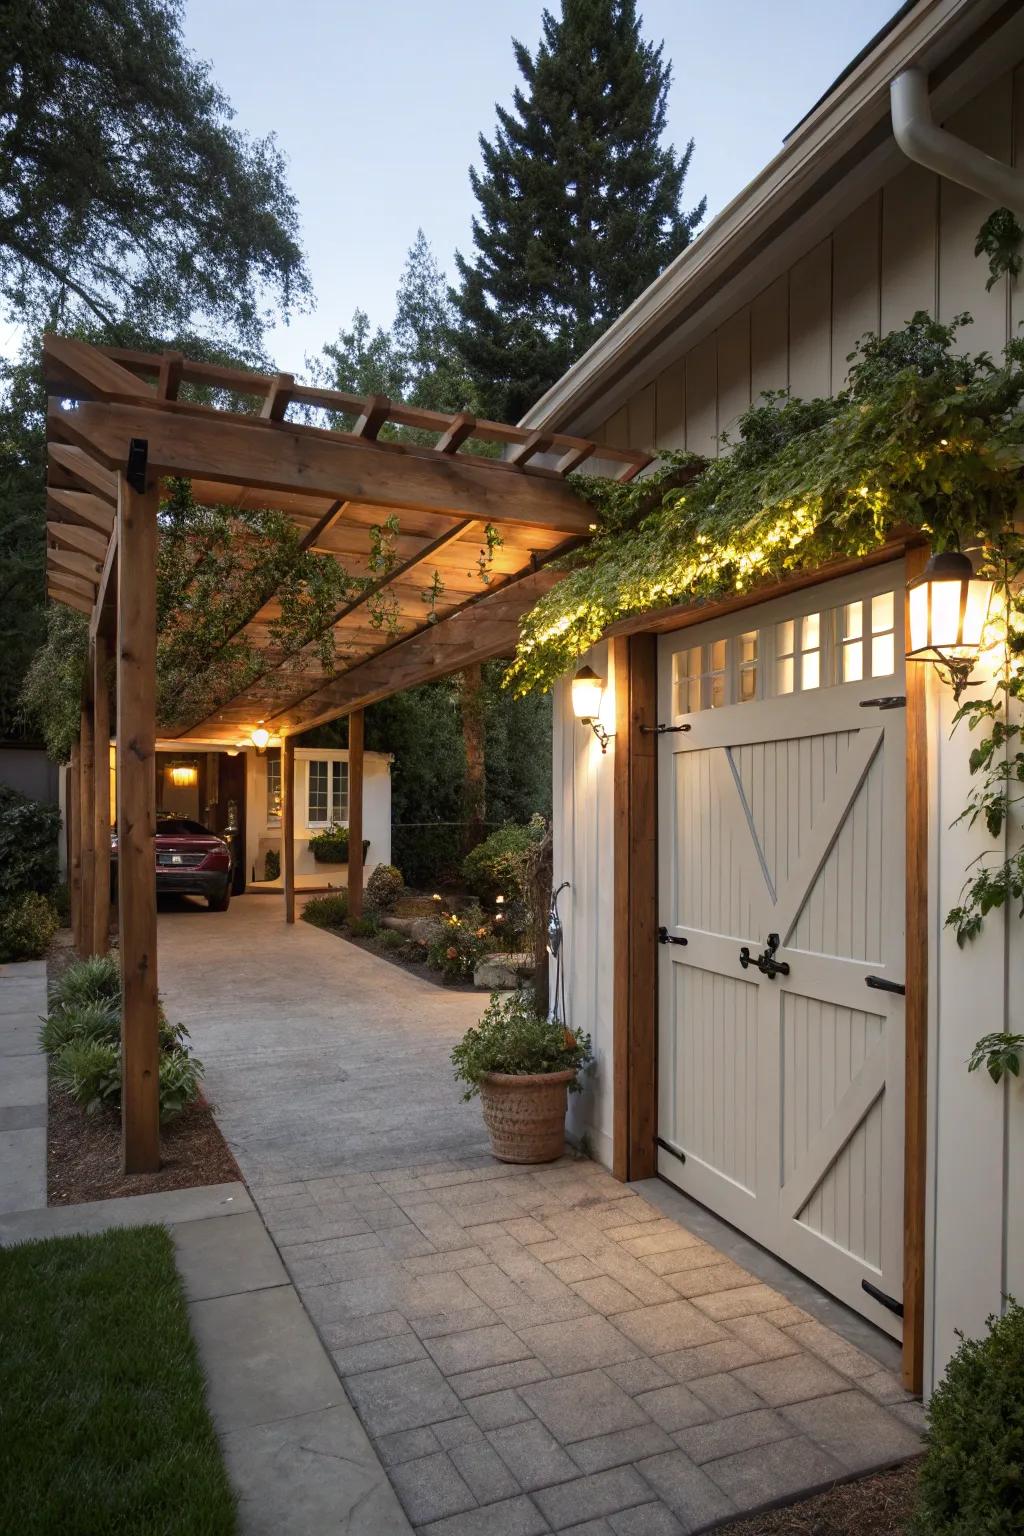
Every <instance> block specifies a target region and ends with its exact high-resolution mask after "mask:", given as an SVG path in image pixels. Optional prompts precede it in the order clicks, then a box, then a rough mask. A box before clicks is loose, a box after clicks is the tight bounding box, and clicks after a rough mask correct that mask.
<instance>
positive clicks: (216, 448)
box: [43, 336, 652, 1170]
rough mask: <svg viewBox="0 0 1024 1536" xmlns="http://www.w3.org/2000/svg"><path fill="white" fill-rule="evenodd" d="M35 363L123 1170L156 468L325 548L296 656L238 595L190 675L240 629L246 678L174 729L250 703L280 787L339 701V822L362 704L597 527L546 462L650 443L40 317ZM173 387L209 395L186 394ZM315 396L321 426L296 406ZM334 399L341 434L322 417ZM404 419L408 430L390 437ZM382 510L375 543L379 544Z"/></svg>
mask: <svg viewBox="0 0 1024 1536" xmlns="http://www.w3.org/2000/svg"><path fill="white" fill-rule="evenodd" d="M43 363H44V374H45V377H46V381H47V385H48V388H49V392H50V396H51V399H50V403H49V408H48V413H47V423H48V436H49V469H48V482H47V529H46V533H47V546H48V562H47V591H48V593H49V596H50V597H51V598H52V599H53V600H54V601H55V602H60V603H63V604H65V605H67V606H69V607H71V608H74V609H76V610H78V611H79V612H82V613H84V614H87V615H88V616H89V620H90V624H89V629H90V642H91V649H92V654H91V658H90V668H89V690H88V697H87V699H86V701H85V703H84V706H83V742H82V748H81V750H80V751H79V752H78V753H77V754H76V758H75V762H76V765H77V767H76V769H75V770H73V771H77V772H78V774H79V788H80V793H79V804H78V806H77V807H76V809H77V811H78V816H77V818H73V825H76V826H77V825H81V826H82V827H83V829H86V830H87V829H89V828H91V829H92V831H93V832H94V834H95V835H94V836H91V840H90V839H86V840H85V841H83V843H82V847H83V850H84V851H86V852H88V850H89V849H91V850H92V855H91V862H90V863H89V867H88V869H87V868H86V863H85V860H84V858H83V863H82V869H81V879H80V880H79V881H78V882H77V885H76V889H78V890H79V891H80V893H81V904H82V906H83V907H86V906H87V907H88V913H87V915H86V918H85V920H84V921H83V920H82V913H81V912H79V913H78V916H77V918H76V933H77V934H78V935H79V938H80V942H81V944H82V945H83V946H85V945H88V946H89V947H90V948H91V947H93V946H94V945H95V946H96V947H102V946H103V945H104V944H105V941H106V933H107V927H108V922H109V877H108V875H107V872H106V864H105V861H104V860H103V859H102V858H97V857H95V852H96V849H97V848H99V847H100V845H101V843H103V833H102V828H103V824H104V817H105V815H106V810H105V808H104V802H103V800H102V796H98V795H97V789H96V779H97V775H98V773H99V772H100V769H99V768H98V767H97V764H102V763H103V762H105V754H106V751H107V746H108V742H109V723H108V721H107V720H106V718H105V714H104V712H103V709H102V702H101V703H100V704H97V698H98V694H99V693H102V691H103V690H102V686H101V684H100V682H99V679H101V678H102V676H103V668H104V665H105V657H106V655H107V654H108V653H111V654H113V655H114V656H115V657H116V662H117V776H116V780H117V793H118V837H119V852H118V864H119V881H120V891H121V897H122V899H121V901H120V903H119V918H120V925H121V934H120V952H121V964H122V972H123V981H124V987H123V995H124V1005H123V1006H124V1021H123V1036H122V1038H123V1059H124V1068H123V1070H124V1083H123V1106H124V1107H123V1121H124V1151H125V1166H126V1168H129V1169H132V1170H142V1169H145V1168H149V1167H152V1166H153V1165H154V1159H155V1158H158V1156H159V1150H158V1141H157V1134H156V1126H157V1083H156V1074H155V1071H154V1062H155V1059H156V1058H155V1054H154V1052H155V1041H156V907H155V900H156V898H155V891H154V882H153V873H152V872H153V859H154V852H153V836H154V832H155V817H156V801H155V776H154V771H153V769H154V763H153V757H154V753H155V741H156V729H155V726H156V722H155V695H156V672H155V655H156V651H155V647H156V633H155V631H156V590H155V577H156V554H157V548H158V539H159V527H158V508H159V500H160V483H161V481H162V480H163V479H164V478H165V477H172V476H173V477H181V478H184V479H187V480H189V481H190V482H191V487H192V494H193V496H194V497H195V499H196V500H197V501H198V502H199V503H200V504H204V505H209V506H217V505H224V506H227V507H229V508H232V509H234V510H235V511H237V512H239V513H241V512H246V511H257V510H261V509H264V508H274V509H276V510H278V511H279V512H281V513H283V514H284V515H285V516H286V517H287V518H288V519H289V520H290V521H291V522H292V524H293V526H294V527H295V529H296V531H297V533H298V535H299V539H298V543H299V547H300V548H301V549H302V550H310V551H314V552H315V553H316V554H317V555H319V556H326V557H328V558H333V559H335V560H336V561H337V562H338V563H339V564H340V565H341V566H343V567H344V570H345V572H346V574H347V576H348V578H349V583H350V591H351V596H349V598H348V599H347V600H346V601H345V602H343V603H342V604H341V605H340V606H339V607H338V609H337V610H336V611H335V612H334V613H333V614H332V615H331V616H330V619H329V621H328V623H327V624H326V625H325V627H324V630H323V632H322V634H321V635H320V636H317V635H311V636H307V638H306V640H305V642H304V644H303V645H302V646H301V647H299V648H298V649H297V650H296V651H295V652H294V653H286V652H285V651H284V650H283V649H282V647H281V646H280V644H275V643H274V624H275V620H276V619H277V618H278V617H279V616H280V612H281V605H280V602H279V601H278V597H277V593H276V592H272V593H265V594H264V595H263V600H262V601H260V602H259V603H258V604H255V603H254V604H253V607H252V609H251V611H250V612H248V613H247V614H244V615H243V616H242V617H241V618H240V619H239V620H238V622H237V623H236V624H235V627H234V630H233V633H232V634H231V635H230V636H229V637H227V639H225V640H223V641H221V642H220V644H219V646H218V647H217V649H215V650H213V651H211V653H210V655H209V656H208V657H206V658H200V660H199V663H198V664H199V666H200V668H201V669H203V670H207V671H208V670H209V669H210V667H211V666H212V665H213V664H214V663H215V662H216V659H217V656H218V655H219V654H220V653H221V652H222V651H223V649H224V648H225V646H227V645H228V644H230V643H231V642H232V641H233V640H236V639H238V638H239V637H240V636H244V637H245V639H246V641H247V642H248V644H249V645H250V646H251V647H252V648H253V649H254V650H255V651H256V653H257V656H258V667H257V671H256V675H255V676H250V679H249V682H248V684H247V685H246V686H245V687H244V688H243V689H242V690H240V691H239V692H238V693H237V694H236V695H235V696H234V697H231V698H223V699H219V700H217V701H216V702H215V703H212V704H209V705H208V706H204V707H205V708H206V714H205V717H204V718H202V719H191V720H186V721H184V722H179V726H178V729H177V731H176V733H175V734H176V738H177V739H178V740H180V741H182V742H187V741H189V740H190V739H191V740H195V741H202V742H203V744H204V745H205V746H210V745H212V744H216V743H222V744H223V745H224V746H226V747H233V746H234V745H235V744H236V743H237V742H238V741H239V740H240V739H245V738H247V737H248V735H249V733H250V732H251V731H252V729H253V728H254V726H256V725H257V724H259V723H263V724H264V725H265V727H266V728H268V729H270V730H272V731H273V732H274V733H275V734H276V735H278V736H279V737H280V738H281V741H282V745H283V748H284V750H283V753H282V784H283V790H284V795H285V801H286V804H290V802H291V796H292V793H293V780H292V776H293V773H294V739H295V736H296V734H297V733H299V732H301V731H304V730H306V729H308V728H310V727H311V726H314V725H318V724H321V723H323V722H325V721H328V720H332V719H336V718H337V717H338V716H340V715H348V716H349V717H350V748H349V750H350V758H351V764H350V766H351V781H350V798H352V802H353V803H352V806H351V817H352V826H355V825H356V824H357V822H358V818H359V815H360V814H361V806H360V805H359V804H357V803H356V802H357V801H358V795H357V794H356V792H355V788H353V786H356V787H357V786H358V784H359V783H360V782H361V779H360V766H361V742H362V710H363V708H364V707H365V706H366V705H367V704H370V703H373V702H375V701H376V700H379V699H382V698H386V697H387V696H388V695H389V694H392V693H397V692H399V691H401V690H403V689H405V688H409V687H413V686H415V685H416V684H418V683H423V682H428V681H431V680H433V679H435V678H438V677H442V676H444V675H446V674H448V673H450V672H453V671H456V670H458V669H460V668H461V667H464V666H467V665H470V664H472V663H475V662H479V661H484V660H488V659H490V658H492V657H495V656H502V655H508V654H510V653H511V651H512V649H513V648H514V645H515V642H516V638H517V634H518V625H519V620H520V618H521V616H522V615H523V613H524V612H526V611H527V609H529V608H530V607H532V605H533V604H534V603H535V602H536V600H537V598H538V597H539V596H540V595H541V594H542V593H543V592H545V591H547V590H549V589H550V587H551V586H552V585H553V584H554V583H555V582H556V581H558V580H559V579H560V572H559V571H558V570H557V569H554V568H553V567H552V565H551V562H552V560H553V559H554V557H556V556H558V555H560V554H562V553H565V552H566V551H568V550H569V549H571V548H573V547H574V546H575V545H576V544H578V543H579V542H581V541H582V540H584V539H586V538H587V537H588V536H589V534H590V532H591V531H592V528H593V524H592V521H591V518H592V513H591V511H590V509H589V508H588V506H587V504H586V503H585V502H584V501H583V500H582V498H580V497H579V496H578V495H577V493H576V492H575V491H574V489H573V488H572V487H571V486H570V485H568V484H567V483H566V478H565V477H566V476H567V475H568V474H569V473H571V472H572V471H573V470H575V469H577V468H578V467H579V466H580V465H581V464H583V463H587V464H588V465H593V466H594V467H595V468H597V469H599V470H600V471H601V472H603V473H605V474H608V475H610V476H614V477H616V478H618V479H620V480H627V479H630V478H631V477H632V476H634V475H635V474H637V473H638V472H639V471H640V470H641V469H643V468H644V467H645V466H646V465H647V464H648V463H650V462H651V458H652V455H651V454H648V453H646V452H640V451H636V450H632V449H623V448H617V447H614V448H613V447H602V446H600V445H598V444H597V443H594V442H591V441H589V440H585V439H582V438H577V437H571V436H568V435H566V434H561V433H542V432H529V431H524V430H523V429H521V428H519V427H513V426H508V425H505V424H504V423H501V422H493V421H481V420H477V419H476V418H475V417H474V416H472V415H471V414H470V413H468V412H466V411H462V412H458V413H455V414H445V413H443V412H439V411H428V410H423V409H421V408H419V407H415V406H408V405H405V404H403V403H402V402H400V401H393V400H389V399H387V398H386V397H385V396H382V395H371V396H361V395H354V394H350V393H347V392H345V391H342V390H332V389H320V388H316V387H313V386H308V385H302V384H298V383H296V381H295V379H294V378H293V377H292V376H291V375H289V374H283V373H281V374H264V373H255V372H248V371H246V370H242V369H237V368H228V367H223V366H221V365H220V364H212V363H202V362H195V361H191V360H189V359H188V358H185V357H183V356H182V355H181V354H180V353H176V352H166V353H163V354H150V353H143V352H136V351H131V350H126V349H123V348H97V347H92V346H89V345H88V344H87V343H85V342H81V341H78V340H74V339H71V338H67V337H60V336H47V337H46V338H45V341H44V349H43ZM186 390H189V391H191V393H192V394H193V395H195V394H196V393H197V392H203V393H205V397H206V398H205V399H203V400H199V399H196V398H191V399H182V398H181V396H182V393H183V391H186ZM211 400H212V401H213V402H214V403H210V402H211ZM316 413H319V414H320V416H321V417H323V416H324V415H326V416H327V418H328V420H329V421H330V423H331V425H329V426H323V425H314V424H312V418H313V416H314V414H316ZM339 416H340V417H343V418H346V420H345V422H344V423H343V425H345V426H346V427H347V430H340V429H336V428H338V427H339V423H338V417H339ZM410 432H411V433H415V434H416V435H415V436H414V437H410V436H408V435H405V436H403V435H402V434H403V433H406V434H408V433H410ZM430 436H432V437H433V442H432V443H431V442H429V441H426V439H427V438H429V437H430ZM481 443H489V444H495V443H497V444H499V445H500V446H501V448H502V450H503V453H504V457H502V458H500V459H496V458H490V457H487V456H486V455H484V454H481V453H479V452H474V451H472V450H473V447H474V444H476V445H479V444H481ZM385 523H387V525H388V531H387V542H388V549H389V553H388V556H387V558H386V559H385V560H384V561H383V562H382V560H381V555H380V546H381V540H382V534H381V528H382V525H383V524H385ZM375 600H379V601H377V602H376V603H375ZM382 605H384V606H386V608H387V611H388V621H387V622H385V621H384V616H383V615H382V613H381V612H380V611H379V610H380V608H381V606H382ZM328 632H331V633H332V634H333V640H334V651H335V656H336V658H337V659H336V663H335V665H334V666H333V667H330V668H325V667H324V665H323V663H322V661H321V659H320V652H321V647H320V645H319V643H318V641H319V640H320V639H322V637H323V634H326V633H328ZM87 737H88V740H87V739H86V738H87ZM83 807H84V817H85V819H84V820H83V819H82V817H83ZM289 824H290V817H289V816H288V815H287V814H286V815H285V817H284V838H283V842H284V850H283V851H284V888H285V916H286V919H287V920H288V921H294V916H295V882H294V844H293V839H292V838H291V837H290V836H289ZM350 833H351V835H350V863H349V887H350V902H351V908H352V910H353V912H357V911H358V910H359V906H360V902H361V892H362V843H361V840H360V837H359V836H358V835H357V834H356V833H354V832H352V828H351V826H350ZM90 871H91V873H90ZM86 887H88V889H86Z"/></svg>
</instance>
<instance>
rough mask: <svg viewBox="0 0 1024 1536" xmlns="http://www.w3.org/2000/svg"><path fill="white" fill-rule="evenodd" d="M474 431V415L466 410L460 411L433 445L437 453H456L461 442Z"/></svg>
mask: <svg viewBox="0 0 1024 1536" xmlns="http://www.w3.org/2000/svg"><path fill="white" fill-rule="evenodd" d="M475 431H476V417H475V416H471V415H470V413H469V412H468V411H460V412H459V414H458V416H456V418H455V420H454V421H453V422H452V424H451V426H450V427H449V428H448V429H447V430H446V431H445V432H442V433H441V436H440V437H439V438H438V440H437V442H436V443H435V444H434V447H435V448H436V449H437V451H438V453H457V452H458V451H459V449H460V448H461V446H462V444H463V443H464V442H465V441H466V440H467V438H470V437H472V436H473V433H474V432H475Z"/></svg>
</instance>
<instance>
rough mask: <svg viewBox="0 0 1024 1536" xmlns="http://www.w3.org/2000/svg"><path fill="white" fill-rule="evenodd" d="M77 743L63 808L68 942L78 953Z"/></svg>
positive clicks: (79, 749) (79, 845)
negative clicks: (65, 845) (69, 913)
mask: <svg viewBox="0 0 1024 1536" xmlns="http://www.w3.org/2000/svg"><path fill="white" fill-rule="evenodd" d="M81 757H82V747H81V743H80V742H78V741H76V742H75V744H74V746H73V747H72V748H71V762H70V764H69V765H68V776H67V784H66V787H65V791H64V808H65V810H66V812H67V818H68V834H69V835H68V897H69V899H70V904H71V942H72V944H73V945H74V949H75V953H76V954H79V955H80V954H81V953H82V799H81V794H82V774H81Z"/></svg>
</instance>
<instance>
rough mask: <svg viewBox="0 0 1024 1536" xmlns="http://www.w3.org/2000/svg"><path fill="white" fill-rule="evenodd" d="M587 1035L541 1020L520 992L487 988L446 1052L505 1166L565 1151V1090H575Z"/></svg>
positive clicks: (551, 1158) (550, 1157)
mask: <svg viewBox="0 0 1024 1536" xmlns="http://www.w3.org/2000/svg"><path fill="white" fill-rule="evenodd" d="M590 1057H591V1051H590V1036H589V1035H585V1034H583V1033H582V1031H581V1030H578V1029H576V1030H572V1029H567V1028H566V1026H565V1025H564V1024H560V1023H559V1022H558V1021H557V1020H555V1019H546V1018H543V1017H542V1016H541V1015H540V1014H539V1013H538V1012H537V1011H536V1009H535V1008H534V1006H533V1002H532V999H531V996H530V994H529V993H526V992H510V993H505V994H502V993H500V992H493V993H492V994H491V1001H490V1003H489V1004H488V1005H487V1008H486V1009H485V1011H484V1015H483V1017H482V1019H481V1020H480V1023H479V1024H477V1025H476V1026H475V1027H474V1028H472V1029H469V1030H467V1031H466V1033H465V1035H463V1037H462V1039H461V1040H460V1041H459V1043H458V1045H456V1046H455V1048H454V1050H453V1051H452V1062H453V1064H454V1067H455V1076H456V1079H457V1080H458V1081H460V1082H463V1083H465V1084H466V1091H465V1093H464V1094H463V1098H466V1099H471V1098H472V1097H473V1096H474V1094H477V1093H479V1095H480V1103H481V1105H482V1108H483V1112H484V1124H485V1125H486V1126H487V1130H488V1132H489V1134H490V1138H491V1150H492V1152H493V1153H494V1156H495V1157H497V1158H499V1159H500V1160H501V1161H502V1162H503V1163H550V1162H553V1161H554V1159H555V1158H556V1157H561V1155H562V1152H563V1150H564V1148H565V1111H566V1105H567V1094H569V1093H578V1092H579V1088H580V1083H579V1074H580V1072H581V1070H582V1069H583V1068H584V1067H585V1066H586V1065H587V1063H588V1062H589V1061H590Z"/></svg>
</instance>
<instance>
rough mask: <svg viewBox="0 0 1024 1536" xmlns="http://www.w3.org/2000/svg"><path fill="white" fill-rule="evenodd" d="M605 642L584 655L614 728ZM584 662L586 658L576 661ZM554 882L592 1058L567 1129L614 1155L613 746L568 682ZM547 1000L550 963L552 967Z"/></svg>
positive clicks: (556, 743) (598, 1153) (558, 770)
mask: <svg viewBox="0 0 1024 1536" xmlns="http://www.w3.org/2000/svg"><path fill="white" fill-rule="evenodd" d="M608 650H609V648H608V646H607V645H599V646H596V647H595V648H594V650H593V651H591V652H590V653H589V655H588V656H587V658H586V660H587V662H588V663H589V664H590V666H592V667H593V668H594V671H595V672H597V673H598V674H599V675H600V676H601V677H604V678H606V679H607V681H608V688H607V691H606V693H605V698H604V704H603V709H602V718H603V720H604V722H605V724H606V725H607V727H608V729H609V730H611V729H613V728H614V720H615V690H614V678H613V677H611V676H610V675H609V668H610V661H609V654H608ZM580 665H581V666H582V665H583V662H581V663H580ZM553 748H554V775H553V784H552V794H553V801H554V811H555V816H554V883H555V885H556V886H557V885H559V884H561V882H562V881H563V880H568V881H569V889H568V890H567V891H563V892H562V894H561V896H560V897H559V900H558V909H559V912H560V913H561V917H562V922H563V924H564V928H565V939H564V943H563V947H562V964H563V967H564V971H565V996H566V1005H567V1006H566V1013H567V1017H568V1022H569V1023H570V1024H571V1025H572V1026H573V1027H574V1028H575V1027H576V1026H580V1027H581V1028H583V1029H584V1030H586V1031H587V1032H588V1033H589V1034H590V1036H591V1038H592V1040H593V1045H594V1057H595V1062H594V1066H593V1068H592V1069H591V1071H590V1072H589V1073H588V1075H587V1077H586V1078H585V1079H584V1084H585V1086H584V1091H583V1093H582V1094H574V1095H572V1096H571V1098H570V1108H569V1133H570V1135H571V1136H572V1138H573V1139H574V1140H578V1139H579V1138H580V1137H581V1136H583V1135H586V1136H587V1137H588V1138H589V1140H590V1144H591V1147H592V1149H593V1153H594V1156H595V1157H597V1158H598V1159H599V1160H600V1161H601V1162H602V1163H604V1164H606V1165H607V1166H610V1165H611V1160H612V980H613V952H612V884H613V881H612V876H613V867H614V865H613V861H614V854H613V848H612V835H613V829H612V771H613V764H614V758H613V755H612V754H613V752H614V750H615V749H614V746H611V745H610V746H609V748H608V752H607V754H604V755H603V754H602V752H601V748H600V745H599V744H598V741H597V738H596V737H595V735H594V733H593V731H591V730H589V729H588V728H586V727H584V726H582V725H580V724H579V722H578V721H577V720H576V718H575V717H574V715H573V712H572V700H571V698H570V694H569V681H568V679H565V678H563V679H562V681H561V682H560V683H558V685H557V686H556V688H555V696H554V731H553ZM551 980H552V998H553V989H554V983H555V968H554V966H552V972H551Z"/></svg>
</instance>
